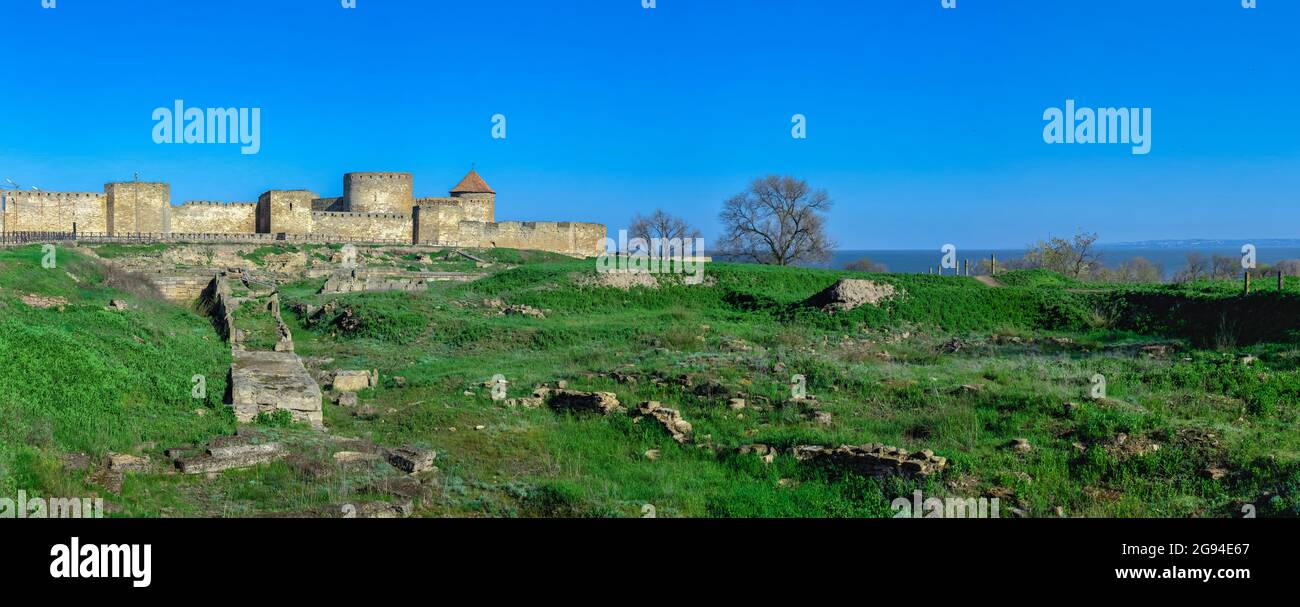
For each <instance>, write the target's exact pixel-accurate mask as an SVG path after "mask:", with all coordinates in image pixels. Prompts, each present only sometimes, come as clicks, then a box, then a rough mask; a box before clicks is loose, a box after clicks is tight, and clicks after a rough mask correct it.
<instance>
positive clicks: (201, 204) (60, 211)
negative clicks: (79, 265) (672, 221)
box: [0, 171, 605, 255]
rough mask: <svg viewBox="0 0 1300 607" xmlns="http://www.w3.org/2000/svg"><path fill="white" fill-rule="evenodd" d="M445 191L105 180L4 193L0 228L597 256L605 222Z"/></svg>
mask: <svg viewBox="0 0 1300 607" xmlns="http://www.w3.org/2000/svg"><path fill="white" fill-rule="evenodd" d="M449 194H450V195H448V196H438V197H424V198H419V199H417V198H415V196H414V179H413V177H412V175H411V174H410V173H347V174H345V175H344V176H343V196H340V197H321V196H320V195H319V194H317V193H315V192H312V191H309V190H268V191H266V192H264V193H263V194H262V195H260V196H258V199H257V202H255V203H254V202H211V201H189V202H186V203H184V204H181V205H176V206H173V205H172V204H171V186H170V185H168V184H166V183H157V182H139V181H127V182H112V183H109V184H106V185H105V186H104V193H102V194H101V193H97V192H37V191H19V190H5V191H0V195H2V196H3V201H4V207H3V213H0V230H3V231H4V232H77V233H82V234H87V235H89V234H95V235H98V236H99V237H102V238H121V239H123V240H124V241H130V240H131V239H132V238H133V237H135V236H139V235H147V236H148V237H149V238H157V239H167V238H193V239H198V240H203V241H210V240H220V239H223V238H228V239H231V240H232V241H234V240H238V241H241V242H242V241H247V240H266V241H277V240H283V241H293V242H385V243H388V242H410V243H415V244H428V245H439V246H454V247H476V248H489V247H504V248H516V249H536V250H542V251H553V252H557V253H565V254H570V255H598V254H600V253H601V251H602V250H603V247H604V244H603V242H604V238H605V226H603V225H599V224H594V223H581V222H568V221H561V222H553V221H525V222H518V221H506V222H497V221H496V217H495V214H496V192H494V191H493V190H492V188H491V187H489V186H488V185H487V183H486V182H485V181H483V179H482V178H481V177H479V175H478V173H476V172H474V171H470V172H469V174H468V175H466V176H465V178H464V179H462V180H461V182H460V183H459V184H457V185H456V186H455V187H453V188H452V189H451V191H450V193H449Z"/></svg>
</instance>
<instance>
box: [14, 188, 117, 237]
mask: <svg viewBox="0 0 1300 607" xmlns="http://www.w3.org/2000/svg"><path fill="white" fill-rule="evenodd" d="M4 195H5V209H4V229H5V231H73V224H75V226H77V231H108V224H107V214H105V204H107V203H105V198H104V195H103V194H98V192H38V191H6V192H4Z"/></svg>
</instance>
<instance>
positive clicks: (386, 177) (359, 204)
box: [343, 173, 415, 215]
mask: <svg viewBox="0 0 1300 607" xmlns="http://www.w3.org/2000/svg"><path fill="white" fill-rule="evenodd" d="M412 181H413V180H412V177H411V174H410V173H347V174H345V175H343V201H344V204H345V205H346V208H347V209H348V210H349V211H351V212H353V213H397V214H400V215H410V214H411V207H413V206H414V205H415V195H414V192H415V188H414V186H413V184H412Z"/></svg>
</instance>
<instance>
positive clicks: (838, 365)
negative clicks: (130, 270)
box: [291, 261, 1300, 516]
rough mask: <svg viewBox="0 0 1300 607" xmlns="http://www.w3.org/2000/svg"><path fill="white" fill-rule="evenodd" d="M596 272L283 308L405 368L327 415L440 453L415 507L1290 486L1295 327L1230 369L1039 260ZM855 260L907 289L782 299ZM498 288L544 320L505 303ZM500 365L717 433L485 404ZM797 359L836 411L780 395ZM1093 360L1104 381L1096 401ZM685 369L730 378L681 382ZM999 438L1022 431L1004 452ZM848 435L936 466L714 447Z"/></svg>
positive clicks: (687, 506)
mask: <svg viewBox="0 0 1300 607" xmlns="http://www.w3.org/2000/svg"><path fill="white" fill-rule="evenodd" d="M592 275H593V266H592V264H591V262H590V261H587V262H566V263H542V264H533V265H526V266H523V267H520V268H517V269H514V270H511V271H508V272H503V273H500V274H496V275H493V276H491V277H489V278H486V279H483V280H480V281H477V282H474V283H468V284H459V285H446V286H442V287H440V288H438V289H435V290H433V291H431V292H429V293H421V294H409V293H368V294H350V295H345V296H314V295H306V293H308V292H310V290H311V289H310V288H306V287H304V288H300V289H298V290H297V292H298V293H300V294H302V295H301V296H299V297H297V298H295V299H294V301H296V302H298V303H300V304H310V305H312V306H317V307H319V306H320V305H322V304H324V303H326V302H334V303H335V305H336V307H335V312H334V314H333V315H324V316H318V317H315V318H314V319H313V320H311V321H308V320H307V319H306V317H305V316H304V317H301V318H298V319H297V320H296V322H297V323H299V324H298V327H297V329H298V330H297V331H296V332H295V334H296V336H297V339H298V345H299V351H300V352H302V353H305V354H315V355H325V356H330V357H333V358H335V359H336V361H337V363H338V364H341V365H342V366H347V367H352V368H372V367H377V368H379V369H380V371H381V374H382V375H383V376H384V377H386V378H391V377H392V376H401V377H403V378H404V380H405V384H404V386H401V387H398V386H397V385H396V384H395V383H393V382H392V381H391V379H390V380H388V381H387V382H386V383H385V385H384V387H383V388H382V389H380V390H375V391H371V392H367V393H365V394H363V397H362V398H363V403H365V404H368V405H371V406H373V407H375V408H376V409H377V410H391V413H388V414H385V415H381V416H379V417H377V418H375V419H373V420H365V421H363V420H360V419H358V418H354V417H352V416H350V415H348V414H347V412H346V411H344V410H340V409H338V408H334V407H327V411H326V413H327V418H328V421H329V423H330V424H331V425H332V427H334V428H335V429H336V430H337V431H339V432H343V433H346V434H369V435H371V436H373V437H374V438H375V440H377V441H380V442H385V443H397V442H417V443H421V444H425V445H427V446H431V447H433V448H435V449H437V450H439V452H440V455H439V462H440V463H439V466H440V467H441V468H442V471H443V472H442V474H443V477H442V480H443V482H444V483H446V486H447V487H448V490H447V491H445V492H444V493H443V495H442V496H441V497H439V498H438V499H436V500H435V501H434V503H432V504H430V505H429V509H428V510H427V511H426V513H428V514H456V515H467V514H469V515H475V514H490V515H525V516H528V515H583V516H591V515H596V516H604V515H619V516H635V515H637V514H638V512H639V508H640V506H641V505H642V504H646V503H650V504H653V505H655V506H656V508H657V511H658V513H659V514H660V515H661V516H674V515H679V516H888V515H890V514H892V512H890V511H889V509H888V504H889V501H890V500H892V499H893V498H895V497H898V496H905V495H910V491H911V490H913V489H916V488H921V489H923V490H924V491H926V493H927V495H937V496H945V495H951V496H958V497H963V496H974V495H986V496H987V495H994V496H998V495H1000V496H1003V502H1004V508H1005V507H1016V508H1018V509H1022V510H1024V511H1025V512H1026V513H1028V514H1029V515H1031V516H1056V515H1058V513H1060V514H1063V515H1067V516H1232V515H1236V514H1239V512H1240V507H1241V506H1242V505H1243V504H1247V503H1249V504H1253V505H1257V506H1258V508H1259V509H1260V511H1261V512H1262V513H1265V514H1284V513H1292V514H1294V513H1295V512H1296V510H1295V509H1296V508H1297V507H1298V506H1300V465H1298V464H1297V457H1298V452H1300V436H1298V435H1297V433H1295V432H1294V430H1293V429H1292V428H1293V426H1294V423H1295V422H1296V421H1297V408H1296V406H1295V400H1294V399H1295V396H1294V395H1295V390H1296V386H1300V373H1298V371H1297V360H1300V357H1297V355H1296V352H1295V350H1294V348H1293V347H1292V346H1291V345H1286V344H1274V345H1272V346H1269V347H1267V348H1262V349H1254V350H1250V352H1253V353H1255V354H1256V355H1258V356H1259V358H1260V360H1259V361H1258V362H1257V363H1256V364H1255V365H1254V366H1250V367H1247V366H1245V365H1244V364H1243V363H1241V362H1240V361H1239V360H1238V355H1239V354H1241V353H1240V352H1232V351H1229V352H1217V351H1201V350H1196V349H1195V348H1194V347H1190V346H1191V344H1186V343H1185V342H1181V341H1179V340H1177V339H1171V336H1170V335H1165V334H1162V333H1161V332H1158V331H1156V332H1152V333H1149V334H1145V335H1144V334H1142V333H1138V332H1133V331H1131V330H1125V329H1124V328H1123V327H1120V326H1116V325H1117V324H1122V323H1121V322H1120V321H1122V319H1116V318H1108V317H1106V316H1105V314H1104V313H1103V312H1104V309H1102V308H1103V306H1104V304H1105V303H1106V301H1107V300H1106V297H1107V296H1108V294H1111V293H1114V292H1118V291H1117V290H1116V289H1114V288H1111V287H1106V286H1103V287H1101V288H1095V287H1091V286H1090V287H1089V288H1081V286H1080V285H1079V284H1077V283H1074V282H1073V281H1070V280H1067V279H1064V278H1061V277H1059V276H1055V275H1051V274H1047V273H1042V272H1025V273H1020V272H1017V273H1009V274H1008V275H1006V276H1004V277H1000V278H1006V280H1005V282H1002V286H1000V287H990V286H987V285H985V284H982V283H980V282H978V281H976V280H974V279H966V278H954V277H938V276H916V275H891V274H873V275H861V274H852V273H848V272H836V271H827V270H808V269H799V268H774V267H761V266H752V265H732V264H716V265H710V266H709V267H708V271H707V273H706V281H705V284H704V285H701V286H688V285H684V284H680V281H679V280H678V279H676V278H669V279H666V280H661V287H660V288H658V289H646V288H633V289H631V290H628V291H622V290H618V289H613V288H602V287H595V286H591V285H590V284H589V279H590V278H591V276H592ZM848 276H854V277H859V278H870V279H871V280H876V281H881V282H888V283H890V284H892V285H894V286H895V287H896V288H898V289H900V290H901V291H902V292H903V295H901V296H899V297H896V298H895V299H892V300H888V301H886V302H884V303H882V304H881V305H880V306H878V307H871V306H866V307H863V308H859V309H857V310H854V311H851V312H848V313H842V314H834V315H828V314H826V313H823V312H820V311H817V310H814V309H810V308H807V307H805V306H803V305H801V302H803V301H804V300H805V299H807V298H808V297H809V296H811V295H812V294H814V293H817V292H818V291H820V290H822V289H823V288H825V287H826V286H827V285H830V284H831V283H833V282H834V281H835V280H836V279H837V278H840V277H848ZM1221 295H1222V297H1223V298H1227V299H1224V300H1223V301H1221V302H1220V303H1221V304H1223V305H1229V304H1231V303H1233V302H1232V300H1231V299H1230V298H1231V297H1233V296H1232V295H1230V294H1229V293H1227V292H1226V291H1225V292H1223V293H1222V294H1221ZM494 300H499V301H503V302H507V303H509V304H514V305H527V306H531V307H534V308H538V309H541V310H544V311H545V312H546V318H545V319H536V318H531V317H526V316H503V315H500V314H499V313H498V310H499V302H498V301H494ZM297 309H299V310H305V308H303V307H301V306H299V307H298V308H297ZM342 310H346V313H343V312H341V311H342ZM291 322H294V321H291ZM954 338H957V342H956V345H954V343H953V339H954ZM1180 344H1181V345H1180ZM1144 346H1156V347H1158V348H1169V349H1170V351H1171V352H1174V354H1159V355H1150V354H1148V351H1147V350H1144V349H1143V347H1144ZM1162 352H1163V350H1162ZM1243 352H1244V351H1243ZM611 371H616V372H617V373H614V374H611V373H610V372H611ZM498 373H500V374H502V375H504V376H506V377H507V378H508V379H509V380H510V382H511V385H510V390H509V391H510V395H511V396H525V395H527V394H528V393H529V392H530V391H531V389H532V387H533V386H534V385H537V384H541V383H544V382H553V381H556V380H559V379H564V380H566V381H568V383H569V385H570V386H571V387H575V388H578V389H584V390H609V391H613V392H615V393H617V394H618V396H619V398H620V400H622V401H623V402H624V403H625V404H629V405H635V403H636V402H638V401H640V400H647V399H654V400H660V401H662V402H664V403H665V404H666V405H667V406H672V407H676V408H679V409H680V410H681V411H682V414H683V416H684V417H685V418H686V419H688V420H689V421H690V422H691V423H692V424H694V425H695V429H696V435H697V436H699V437H706V438H705V439H704V440H707V441H708V442H709V443H710V444H712V445H713V446H714V447H716V449H715V450H705V449H699V448H696V447H693V446H679V445H677V444H675V443H673V442H672V441H671V440H669V439H667V437H666V435H665V434H664V433H663V432H662V431H660V430H658V429H656V428H654V427H653V426H651V427H646V426H645V425H639V424H632V423H631V422H630V421H628V420H627V419H626V418H621V417H617V416H616V417H612V418H590V417H570V416H567V415H557V414H555V413H554V412H551V411H549V410H545V409H539V410H523V409H518V408H514V409H511V408H507V407H504V406H502V405H500V404H499V403H493V402H492V401H491V400H489V399H488V398H487V391H486V390H485V389H483V388H482V386H481V384H482V382H483V381H485V380H487V379H489V378H490V377H491V376H493V375H494V374H498ZM795 373H798V374H801V375H804V376H805V377H806V378H807V382H808V390H809V392H811V393H813V394H815V395H817V396H818V400H817V401H816V405H815V407H816V408H817V409H818V410H820V411H824V412H827V413H830V414H831V416H832V418H831V419H832V420H833V421H832V422H831V423H829V424H826V423H821V422H819V421H817V420H815V419H814V418H813V416H811V415H810V411H809V410H808V409H807V408H805V407H799V406H785V407H781V406H776V405H777V404H780V403H783V402H785V401H787V400H788V396H789V381H790V377H791V375H792V374H795ZM1098 373H1100V374H1103V375H1104V376H1105V377H1106V378H1107V381H1108V395H1107V398H1104V399H1100V400H1090V399H1089V398H1088V394H1089V390H1090V387H1091V384H1090V378H1091V377H1092V376H1093V375H1095V374H1098ZM629 378H630V379H629ZM701 384H716V385H719V386H722V390H723V394H713V393H710V392H708V391H706V392H700V391H699V390H698V386H700V385H701ZM466 391H468V392H469V394H468V395H467V394H465V392H466ZM735 392H740V393H743V394H745V395H746V398H747V399H748V400H749V401H750V403H751V404H752V403H757V402H763V401H764V400H766V401H767V402H770V403H773V406H770V407H766V408H763V409H761V410H755V409H753V408H749V409H746V410H743V411H740V412H736V411H731V410H729V409H727V408H726V406H725V397H726V396H729V395H731V394H732V393H735ZM479 427H481V428H482V429H481V430H474V429H475V428H479ZM1013 438H1026V439H1028V440H1029V442H1030V444H1031V445H1033V448H1032V450H1031V451H1029V452H1027V453H1021V452H1017V451H1014V450H1012V449H1009V448H1008V445H1009V443H1010V442H1011V440H1012V439H1013ZM865 442H883V443H886V444H891V445H897V446H901V447H904V448H908V449H912V450H918V449H933V450H935V451H936V452H937V453H939V454H941V455H944V456H946V457H948V458H950V460H951V461H952V462H953V465H952V467H951V468H950V470H949V471H948V472H946V473H945V474H944V475H943V476H942V477H941V478H935V479H931V480H929V481H926V482H925V483H915V482H907V481H900V480H897V479H895V480H892V481H888V482H884V483H881V482H878V481H874V480H869V479H862V478H855V477H852V476H851V475H848V476H844V475H840V476H835V477H828V476H826V475H825V474H823V473H822V472H819V471H814V470H809V469H808V468H806V467H804V466H800V465H799V464H798V463H797V462H795V461H794V460H793V459H792V458H789V457H778V458H777V459H776V460H775V461H774V462H772V463H771V464H763V463H762V462H761V461H759V460H758V459H757V458H755V457H753V456H748V457H745V456H738V455H733V454H732V450H733V449H734V448H736V447H739V446H741V445H745V444H751V443H763V444H768V445H773V446H776V447H779V448H781V449H783V450H786V449H788V448H789V447H793V446H795V445H797V444H808V443H819V444H832V445H834V444H841V443H852V444H860V443H865ZM1151 445H1156V447H1155V448H1151V447H1150V446H1151ZM651 449H657V450H659V451H660V452H661V456H660V457H659V458H658V459H656V460H654V461H650V460H647V458H646V457H645V455H644V453H645V452H646V451H647V450H651ZM1058 508H1059V510H1058ZM1004 515H1005V511H1004Z"/></svg>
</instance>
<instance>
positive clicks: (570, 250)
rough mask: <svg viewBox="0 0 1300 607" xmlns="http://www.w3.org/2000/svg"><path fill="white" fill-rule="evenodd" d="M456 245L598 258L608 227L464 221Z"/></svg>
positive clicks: (569, 222) (550, 223) (567, 222)
mask: <svg viewBox="0 0 1300 607" xmlns="http://www.w3.org/2000/svg"><path fill="white" fill-rule="evenodd" d="M458 228H459V229H458V231H457V237H456V240H457V244H459V245H460V246H466V247H476V248H484V249H486V248H493V247H503V248H509V249H534V250H538V251H552V252H555V253H565V254H570V255H598V254H599V253H600V251H601V250H603V249H604V241H603V239H604V237H605V226H602V225H600V224H594V223H578V222H571V221H502V222H497V223H487V222H481V221H462V222H460V224H459V225H458Z"/></svg>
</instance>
